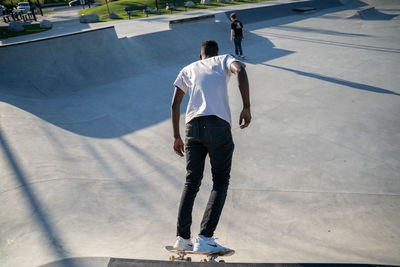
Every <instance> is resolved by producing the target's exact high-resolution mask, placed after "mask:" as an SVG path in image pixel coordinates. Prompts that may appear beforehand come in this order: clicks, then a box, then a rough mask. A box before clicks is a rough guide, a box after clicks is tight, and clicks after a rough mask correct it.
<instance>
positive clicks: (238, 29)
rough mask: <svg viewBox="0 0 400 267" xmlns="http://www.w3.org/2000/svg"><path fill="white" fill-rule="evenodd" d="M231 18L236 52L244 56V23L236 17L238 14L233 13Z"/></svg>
mask: <svg viewBox="0 0 400 267" xmlns="http://www.w3.org/2000/svg"><path fill="white" fill-rule="evenodd" d="M230 18H231V21H232V23H231V41H232V40H233V42H234V43H235V54H236V56H237V57H240V58H244V55H243V50H242V40H243V39H244V34H243V23H242V22H241V21H240V20H237V19H236V14H235V13H232V14H231V15H230Z"/></svg>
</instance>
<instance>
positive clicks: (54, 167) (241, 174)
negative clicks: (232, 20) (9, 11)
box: [0, 0, 400, 267]
mask: <svg viewBox="0 0 400 267" xmlns="http://www.w3.org/2000/svg"><path fill="white" fill-rule="evenodd" d="M286 3H287V2H286ZM344 3H345V5H338V6H336V7H331V8H328V9H319V10H317V11H316V12H313V13H306V14H294V15H290V16H283V17H279V18H275V19H271V20H268V19H267V17H266V19H265V20H257V22H254V23H247V24H245V29H246V32H245V40H244V43H243V47H244V52H245V54H246V55H247V59H246V60H245V62H246V64H247V70H248V74H249V78H250V85H251V99H252V112H253V122H252V124H251V127H250V128H248V129H246V130H240V129H239V127H238V124H237V123H234V124H233V126H232V129H233V135H234V140H235V143H236V150H235V154H234V163H233V169H232V179H231V186H230V189H229V194H228V199H227V202H226V206H225V208H224V212H223V214H222V218H221V221H220V224H219V227H218V229H217V232H216V236H217V237H219V241H220V243H221V244H223V245H225V246H228V247H231V248H233V249H235V250H236V252H237V253H236V254H235V255H234V256H232V257H229V258H227V259H226V260H227V261H230V262H245V263H279V262H281V263H282V262H284V263H299V262H307V263H361V264H392V265H400V252H399V249H398V248H399V247H400V134H399V133H400V117H399V115H398V114H399V112H400V89H399V84H400V68H399V63H400V35H399V23H400V22H399V16H398V15H399V14H400V11H399V10H400V4H399V3H398V1H394V0H391V1H386V2H376V5H375V4H374V3H375V2H373V1H368V2H365V3H364V2H362V1H345V2H344ZM270 4H271V5H272V3H270ZM367 5H373V6H374V7H375V8H376V10H377V11H379V12H382V13H385V14H389V15H393V17H392V18H391V19H389V20H387V19H386V20H364V19H349V18H350V17H352V16H353V15H354V14H356V13H357V11H358V10H360V9H361V8H363V7H365V6H367ZM255 6H257V5H255ZM241 8H243V7H241ZM209 12H210V13H212V14H215V16H216V18H217V20H216V22H209V21H208V22H205V23H190V24H187V25H180V26H177V27H173V28H169V25H168V22H169V19H170V18H181V17H183V15H180V14H176V15H172V16H168V17H165V18H163V17H160V18H158V21H157V20H155V19H153V20H146V19H144V20H139V21H137V22H133V21H125V22H118V23H115V28H113V27H111V28H110V27H106V28H105V29H99V30H94V31H89V32H83V33H79V34H73V35H68V36H64V37H58V38H52V39H48V40H41V41H36V42H28V43H20V44H17V45H10V46H2V47H0V54H1V58H2V62H7V65H5V66H3V67H2V68H1V69H0V77H1V83H0V151H1V152H0V170H1V172H0V237H1V238H0V259H1V264H2V266H7V267H8V266H21V267H23V266H40V265H46V264H50V263H54V262H59V261H62V260H63V259H69V258H74V259H79V258H81V259H82V260H81V261H79V260H78V261H77V262H76V264H75V266H85V264H84V263H85V260H84V259H88V260H86V262H91V260H90V259H93V260H94V261H95V262H97V261H99V262H100V263H99V266H101V265H102V264H107V259H110V258H126V259H146V260H166V259H168V256H169V254H168V253H167V252H166V251H164V249H163V247H164V246H165V245H168V244H171V243H172V242H173V241H174V238H175V222H176V214H177V205H178V203H179V198H180V194H181V190H182V187H183V182H184V175H185V163H184V159H181V158H178V157H177V156H176V155H175V154H174V152H173V151H172V129H171V123H170V119H169V114H170V111H169V107H170V101H171V98H172V92H173V88H172V82H173V81H174V79H175V77H176V75H177V73H178V72H179V70H180V69H181V68H182V67H183V66H185V65H186V64H189V63H190V62H192V61H194V60H197V59H198V54H199V49H200V43H201V41H203V40H206V39H215V40H217V41H218V43H219V44H220V50H221V53H232V50H233V44H232V43H230V42H229V40H228V37H229V26H228V25H229V22H228V21H227V17H226V14H225V12H229V11H227V10H223V11H220V12H219V13H218V12H217V11H215V10H213V11H209ZM221 12H222V13H221ZM238 13H239V12H238ZM201 14H204V13H203V11H202V12H201ZM239 14H240V13H239ZM192 15H193V16H194V15H196V16H197V15H199V14H193V13H192ZM242 15H243V16H245V15H244V14H242ZM184 16H190V14H185V15H184ZM239 18H240V17H239ZM244 19H245V17H244ZM101 25H102V26H103V27H105V26H110V25H111V24H110V23H104V24H101ZM143 25H145V26H143ZM86 26H87V27H88V29H89V28H90V27H91V25H86ZM96 27H100V26H96ZM72 28H73V27H72ZM69 30H71V29H69ZM79 31H81V30H79ZM66 32H67V31H63V30H62V31H59V32H58V33H66ZM8 41H9V43H13V42H18V41H24V40H21V39H15V40H14V41H12V40H8ZM25 41H26V40H25ZM229 88H230V101H231V106H232V116H233V121H234V122H237V121H238V116H239V111H240V109H241V100H240V97H239V92H238V90H237V88H236V81H235V80H234V79H232V80H231V83H230V86H229ZM186 101H187V99H186ZM182 110H183V109H182ZM182 127H183V121H182ZM182 130H183V128H182ZM210 189H211V180H210V167H209V165H207V166H206V171H205V177H204V181H203V185H202V190H201V192H200V193H199V195H198V198H197V201H196V204H195V208H194V224H193V227H192V230H193V234H194V235H195V234H197V232H198V230H199V222H200V219H201V216H202V211H203V209H204V207H205V204H206V201H207V199H208V194H209V191H210ZM194 260H198V259H196V258H195V259H194ZM100 264H101V265H100ZM131 266H132V265H131ZM133 266H134V265H133Z"/></svg>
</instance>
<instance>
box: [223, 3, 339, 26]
mask: <svg viewBox="0 0 400 267" xmlns="http://www.w3.org/2000/svg"><path fill="white" fill-rule="evenodd" d="M341 5H342V3H341V2H340V1H339V0H310V1H294V2H292V3H279V2H278V3H274V2H272V4H271V5H270V6H265V7H257V8H249V9H240V10H236V11H235V13H236V14H237V15H238V18H240V20H241V21H242V22H243V23H245V24H247V23H255V22H260V21H264V20H270V19H276V18H280V17H284V16H292V15H296V14H298V11H296V10H301V9H305V8H306V9H312V10H313V11H318V10H324V9H328V8H333V7H338V6H341ZM230 13H232V12H226V16H227V17H229V15H230Z"/></svg>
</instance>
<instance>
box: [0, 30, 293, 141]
mask: <svg viewBox="0 0 400 267" xmlns="http://www.w3.org/2000/svg"><path fill="white" fill-rule="evenodd" d="M227 27H229V26H227V25H226V24H224V23H217V22H211V23H210V22H208V23H201V22H199V23H193V24H192V23H191V24H190V25H188V26H184V27H176V28H172V29H170V30H168V31H162V32H156V33H150V34H144V35H140V36H134V37H131V38H121V39H118V38H117V36H116V33H115V30H114V28H113V27H109V28H105V29H100V30H94V31H89V32H86V33H79V34H75V35H68V36H64V37H60V38H51V39H48V40H43V41H38V42H31V43H26V44H20V45H15V46H13V45H11V46H6V47H0V52H2V51H1V50H3V51H4V52H5V55H6V57H7V58H8V59H10V60H7V61H8V62H13V64H11V65H10V66H9V68H7V69H2V70H0V73H1V74H2V75H1V76H2V77H5V79H4V80H3V83H2V85H0V100H1V101H4V102H6V103H9V104H11V105H14V106H16V107H19V108H21V109H23V110H26V111H28V112H30V113H32V114H34V115H36V116H37V117H40V118H41V119H43V120H46V121H48V122H49V123H52V124H54V125H57V126H58V127H61V128H63V129H65V130H67V131H71V132H74V133H76V134H79V135H83V136H90V137H96V138H115V137H120V136H123V135H125V134H127V133H131V132H134V131H137V130H140V129H143V128H146V127H149V126H151V125H154V124H156V123H159V122H161V121H164V120H166V119H168V118H169V117H170V103H171V99H172V93H173V82H174V80H175V78H176V75H177V74H178V73H179V71H180V69H181V68H183V67H184V66H185V65H187V64H189V63H191V62H194V61H196V60H198V58H199V54H200V46H201V42H203V41H204V40H210V39H212V40H216V41H217V42H218V44H219V47H220V54H225V53H231V52H232V51H233V49H234V46H233V43H232V42H230V40H229V30H228V29H227ZM187 36H191V38H187ZM246 41H247V42H248V43H249V49H254V50H257V51H260V53H259V54H258V56H257V58H254V59H252V62H251V63H254V64H260V63H262V62H266V61H269V60H272V59H275V58H279V57H282V56H286V55H288V54H291V53H293V52H292V51H286V50H282V49H277V48H275V47H274V44H273V43H272V42H270V41H269V40H268V39H266V38H264V37H261V36H258V35H256V34H253V33H250V32H248V33H247V34H246ZM149 44H151V49H149ZM31 51H34V53H31ZM60 51H63V52H62V53H60ZM2 54H3V53H2ZM24 57H25V60H22V59H23V58H24ZM11 58H13V59H14V60H13V61H11ZM26 58H28V59H29V61H31V62H53V64H43V66H42V67H41V68H38V69H36V70H34V71H32V72H29V73H28V74H27V75H28V77H26V79H24V80H21V79H20V78H19V76H20V71H19V70H20V69H21V68H22V65H24V63H23V62H25V61H26ZM186 103H187V97H185V100H184V103H183V105H182V111H184V110H183V108H184V107H185V105H186Z"/></svg>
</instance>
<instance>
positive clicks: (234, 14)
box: [230, 13, 236, 21]
mask: <svg viewBox="0 0 400 267" xmlns="http://www.w3.org/2000/svg"><path fill="white" fill-rule="evenodd" d="M230 18H231V20H232V21H234V20H236V13H231V15H230Z"/></svg>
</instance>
